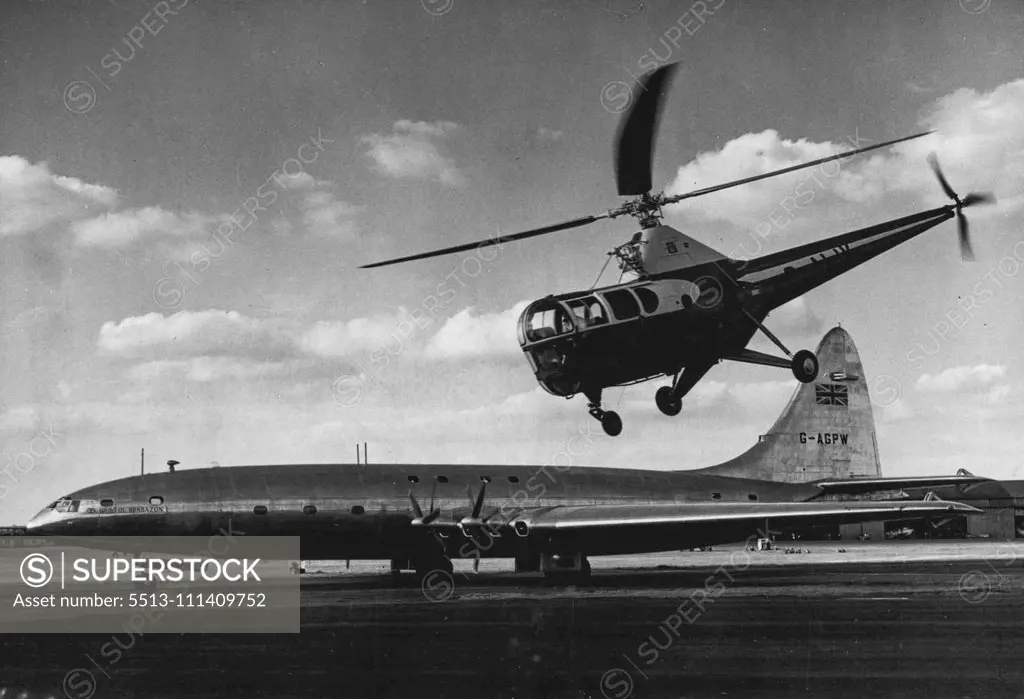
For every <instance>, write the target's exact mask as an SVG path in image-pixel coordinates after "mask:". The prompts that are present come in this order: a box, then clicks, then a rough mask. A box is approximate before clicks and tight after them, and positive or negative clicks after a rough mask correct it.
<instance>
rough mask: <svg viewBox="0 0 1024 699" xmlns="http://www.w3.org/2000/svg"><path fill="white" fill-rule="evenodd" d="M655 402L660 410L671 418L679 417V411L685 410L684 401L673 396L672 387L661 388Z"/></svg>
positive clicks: (656, 394) (655, 395)
mask: <svg viewBox="0 0 1024 699" xmlns="http://www.w3.org/2000/svg"><path fill="white" fill-rule="evenodd" d="M654 402H655V403H656V404H657V406H658V410H660V411H661V412H663V413H665V414H666V415H668V416H669V417H673V416H675V415H678V414H679V411H680V410H682V409H683V401H682V399H680V398H676V397H675V396H674V395H672V388H671V387H670V386H662V387H661V388H659V389H658V392H657V393H655V394H654Z"/></svg>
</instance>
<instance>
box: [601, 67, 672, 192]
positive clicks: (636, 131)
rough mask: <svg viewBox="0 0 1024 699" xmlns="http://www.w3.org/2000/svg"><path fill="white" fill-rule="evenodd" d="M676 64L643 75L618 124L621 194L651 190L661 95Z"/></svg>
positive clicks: (617, 177) (617, 171)
mask: <svg viewBox="0 0 1024 699" xmlns="http://www.w3.org/2000/svg"><path fill="white" fill-rule="evenodd" d="M675 68H676V64H675V63H669V64H668V65H665V66H662V67H661V68H658V69H657V70H655V71H653V72H651V73H648V74H647V75H645V76H644V77H643V78H641V80H640V83H639V85H638V86H637V87H636V88H634V93H635V91H636V90H637V89H639V90H640V96H639V98H638V99H637V100H636V101H635V102H634V103H633V106H632V108H631V109H630V110H629V113H628V114H626V117H625V118H624V119H623V120H622V121H621V122H620V124H619V132H618V133H617V134H616V136H615V183H616V185H617V186H618V188H619V194H620V195H621V196H636V195H640V194H646V193H647V192H649V191H651V187H652V186H653V185H652V183H651V169H652V161H653V160H654V137H655V136H656V135H657V132H658V122H659V121H660V115H661V105H662V96H663V95H664V93H665V92H666V91H667V90H668V86H669V82H670V80H671V78H672V74H673V73H674V72H675Z"/></svg>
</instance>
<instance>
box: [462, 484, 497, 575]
mask: <svg viewBox="0 0 1024 699" xmlns="http://www.w3.org/2000/svg"><path fill="white" fill-rule="evenodd" d="M486 492H487V481H486V480H485V481H483V482H482V483H481V484H480V492H479V493H478V494H477V496H476V500H474V499H473V489H472V488H471V487H469V486H466V494H467V495H468V496H469V504H470V505H472V507H473V511H472V513H471V514H470V515H469V516H467V517H463V518H462V519H461V520H459V529H460V530H462V533H463V534H464V535H465V536H466V537H467V538H469V539H473V541H476V539H475V538H474V537H473V535H472V534H470V533H469V532H468V531H466V527H482V526H484V525H485V524H487V520H489V519H490V518H491V517H493V516H494V515H495V514H496V513H497V512H496V511H495V512H492V513H491V514H489V515H487V516H486V517H484V518H483V519H481V518H480V511H481V510H482V509H483V506H484V495H485V493H486ZM479 570H480V556H479V555H478V556H475V557H474V558H473V572H474V573H476V572H479Z"/></svg>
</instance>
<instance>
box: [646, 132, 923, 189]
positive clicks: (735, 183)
mask: <svg viewBox="0 0 1024 699" xmlns="http://www.w3.org/2000/svg"><path fill="white" fill-rule="evenodd" d="M930 133H934V131H924V132H922V133H918V134H914V135H913V136H904V137H903V138H897V139H894V140H892V141H886V142H885V143H877V144H875V145H873V146H867V147H865V148H858V149H856V150H850V151H846V152H845V153H839V154H838V155H830V156H829V157H827V158H819V159H818V160H812V161H810V162H807V163H800V164H799V165H792V166H790V167H785V168H782V169H781V170H773V171H772V172H766V173H764V174H761V175H754V176H753V177H745V178H743V179H742V180H733V181H732V182H726V183H725V184H716V185H715V186H714V187H706V188H704V189H697V190H694V191H692V192H685V193H684V194H674V195H672V196H670V197H665V198H664V199H663V200H662V202H661V203H662V204H663V205H664V204H675V203H676V202H680V201H682V200H684V199H692V198H693V197H700V196H704V195H705V194H711V193H713V192H720V191H722V190H723V189H729V188H731V187H739V186H740V185H741V184H749V183H751V182H757V181H758V180H765V179H768V178H769V177H776V176H778V175H785V174H786V173H787V172H795V171H797V170H802V169H804V168H808V167H814V166H815V165H821V164H822V163H827V162H829V161H831V160H839V159H840V158H849V157H850V156H853V155H857V154H859V153H867V152H868V151H871V150H878V149H879V148H885V147H886V146H891V145H895V144H897V143H903V142H904V141H909V140H911V139H914V138H921V137H922V136H927V135H928V134H930Z"/></svg>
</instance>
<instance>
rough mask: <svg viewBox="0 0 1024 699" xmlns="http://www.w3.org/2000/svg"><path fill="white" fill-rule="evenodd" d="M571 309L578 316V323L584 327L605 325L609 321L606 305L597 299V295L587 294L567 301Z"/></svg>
mask: <svg viewBox="0 0 1024 699" xmlns="http://www.w3.org/2000/svg"><path fill="white" fill-rule="evenodd" d="M566 305H567V306H569V310H571V311H572V312H573V315H575V316H576V325H577V326H578V327H579V328H581V329H583V328H589V327H592V326H594V325H603V324H605V323H607V322H608V314H607V313H605V310H604V306H602V305H601V302H600V301H598V300H597V297H596V296H587V297H584V298H582V299H573V300H572V301H568V302H567V303H566Z"/></svg>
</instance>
